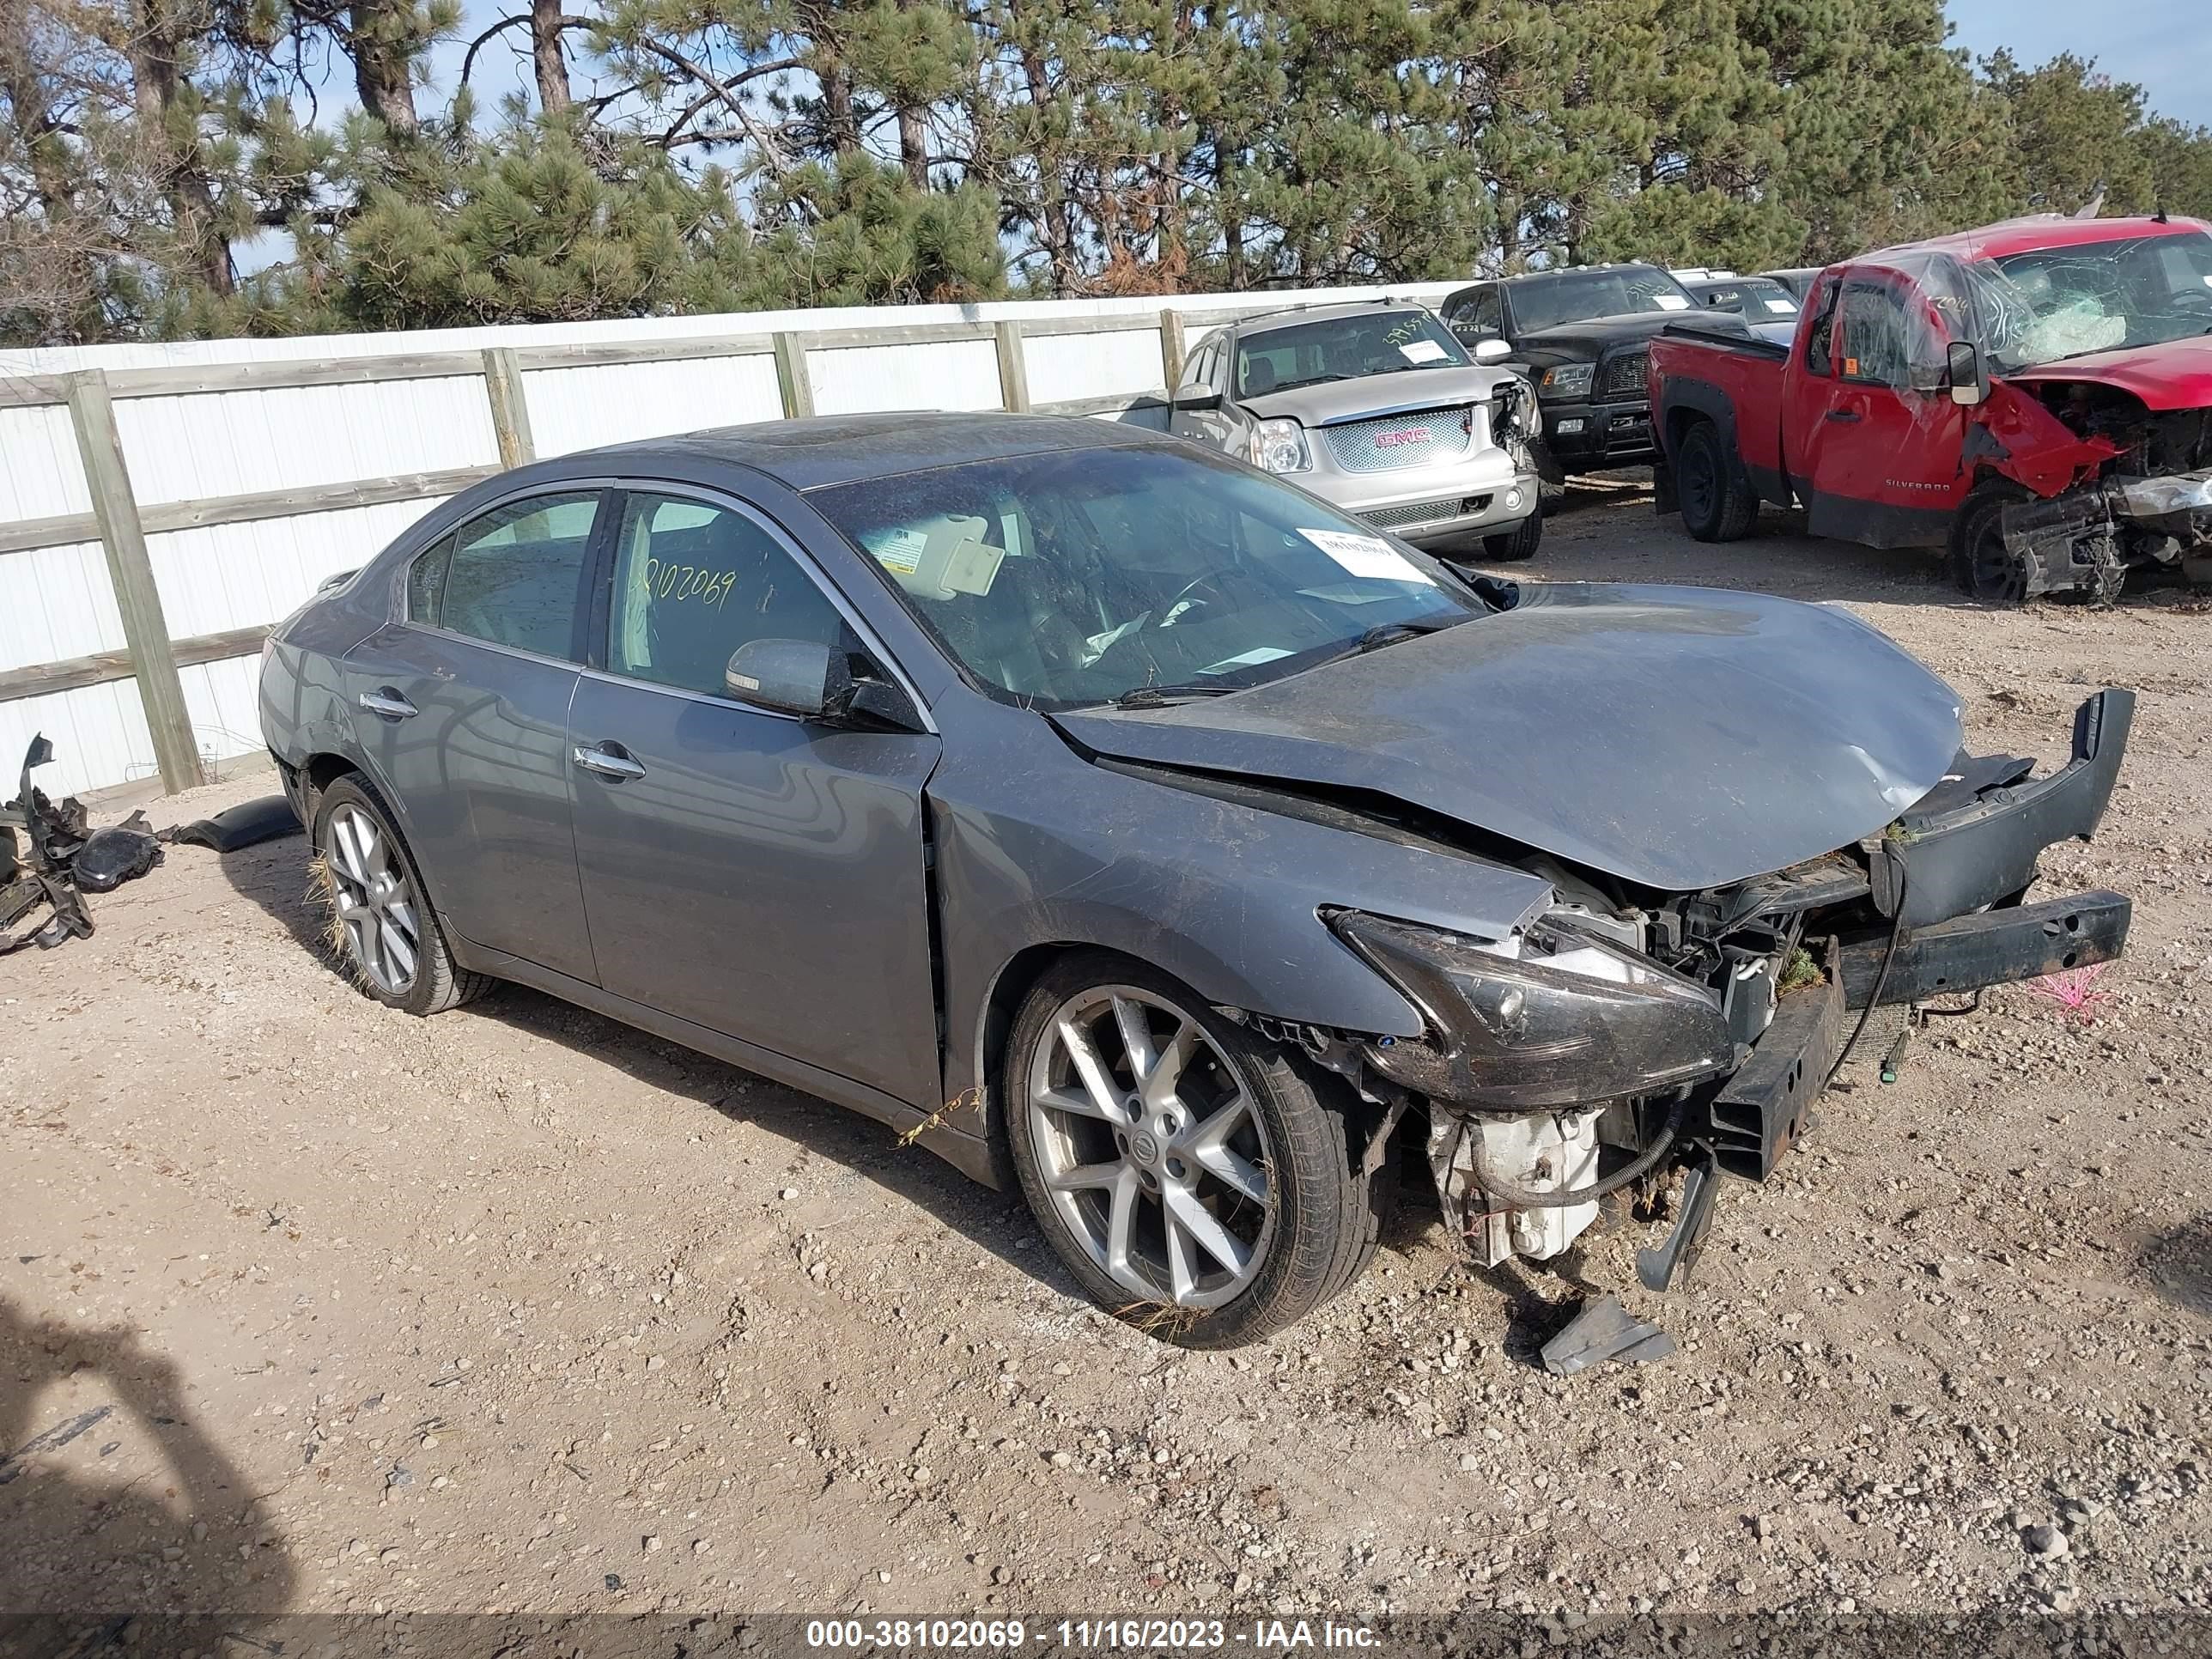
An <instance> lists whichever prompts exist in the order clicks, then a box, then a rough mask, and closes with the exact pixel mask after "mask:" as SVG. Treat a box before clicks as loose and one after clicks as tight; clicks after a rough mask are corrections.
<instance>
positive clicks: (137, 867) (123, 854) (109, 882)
mask: <svg viewBox="0 0 2212 1659" xmlns="http://www.w3.org/2000/svg"><path fill="white" fill-rule="evenodd" d="M160 862H161V842H158V841H156V840H155V838H154V832H153V830H152V829H150V828H149V826H148V824H147V823H146V814H145V813H144V812H143V811H137V812H133V813H132V814H131V816H130V817H127V818H125V819H124V820H123V822H122V823H111V824H109V825H107V826H106V828H105V829H95V830H94V831H93V832H92V833H91V834H90V835H89V836H86V837H85V841H84V845H83V846H82V847H80V848H77V851H76V858H75V859H73V860H71V861H70V878H71V879H72V880H74V881H75V882H76V884H77V887H78V888H79V890H82V891H83V892H87V893H112V892H113V891H114V890H116V889H117V888H118V887H120V886H121V885H123V884H124V883H125V882H126V881H136V880H137V878H139V877H141V876H143V875H144V874H145V873H146V872H148V871H149V870H151V869H152V868H153V867H154V866H155V865H157V864H159V863H160Z"/></svg>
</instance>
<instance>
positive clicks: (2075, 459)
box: [1650, 215, 2212, 604]
mask: <svg viewBox="0 0 2212 1659" xmlns="http://www.w3.org/2000/svg"><path fill="white" fill-rule="evenodd" d="M1650 377H1651V402H1652V410H1653V413H1654V418H1655V425H1656V428H1657V431H1658V435H1659V441H1660V447H1661V459H1660V461H1659V464H1658V466H1657V469H1656V474H1657V478H1656V482H1657V496H1658V506H1659V510H1660V511H1661V512H1662V513H1667V512H1675V511H1679V512H1680V513H1681V515H1682V521H1683V524H1684V526H1685V527H1686V528H1687V529H1688V531H1689V532H1690V533H1691V534H1692V536H1695V537H1696V538H1699V540H1701V541H1732V540H1734V539H1735V538H1738V537H1741V536H1744V535H1747V534H1748V533H1749V532H1750V531H1751V529H1752V528H1753V525H1754V524H1755V523H1756V521H1757V519H1758V513H1759V503H1760V502H1761V501H1770V502H1772V503H1774V504H1776V505H1778V506H1783V507H1790V506H1799V507H1803V508H1804V509H1805V513H1806V521H1807V527H1808V529H1809V530H1810V531H1811V532H1812V533H1814V535H1817V536H1832V537H1837V538H1841V539H1844V540H1848V541H1855V542H1861V543H1864V544H1867V545H1869V546H1873V547H1936V548H1944V549H1947V550H1948V552H1949V555H1950V558H1951V566H1952V570H1953V574H1954V577H1955V579H1956V580H1957V581H1958V583H1959V585H1960V586H1961V587H1962V588H1964V589H1965V590H1966V592H1969V593H1971V594H1972V595H1973V596H1974V597H1975V598H1977V599H1981V600H1983V601H1984V602H1985V603H1990V604H2018V603H2020V602H2021V601H2022V600H2025V599H2032V598H2033V597H2034V596H2036V595H2037V594H2039V593H2050V592H2082V593H2087V594H2088V595H2091V596H2092V597H2095V598H2099V599H2109V598H2111V597H2112V595H2113V594H2115V593H2117V592H2118V591H2119V588H2120V586H2121V584H2122V582H2123V581H2124V579H2125V575H2126V573H2127V572H2128V571H2129V570H2130V569H2134V568H2149V567H2157V566H2175V565H2179V566H2181V567H2182V568H2184V569H2185V571H2186V572H2187V573H2188V574H2191V575H2192V576H2197V575H2199V574H2203V575H2206V576H2212V233H2208V230H2207V228H2206V226H2205V225H2203V223H2201V222H2197V221H2195V220H2189V219H2178V218H2168V217H2166V216H2163V215H2161V216H2157V217H2155V218H2141V219H2090V220H2078V219H2057V218H2031V219H2017V220H2012V221H2008V222H2005V223H2003V224H1998V225H1991V226H1989V227H1986V228H1983V229H1980V230H1973V231H1966V232H1963V233H1961V234H1958V235H1954V236H1946V237H1940V238H1937V239H1936V240H1931V241H1926V242H1917V243H1913V244H1911V245H1910V246H1903V247H1895V248H1887V249H1883V250H1881V251H1879V252H1873V253H1869V254H1866V255H1864V256H1863V257H1861V258H1857V259H1852V260H1848V261H1846V262H1844V263H1843V264H1838V265H1833V266H1831V267H1830V268H1829V269H1827V270H1825V271H1823V272H1822V273H1821V274H1820V276H1819V277H1818V278H1817V279H1816V281H1815V283H1814V287H1813V289H1812V293H1811V295H1810V298H1809V300H1808V303H1807V304H1806V306H1805V308H1804V312H1803V314H1802V320H1801V321H1800V323H1799V325H1798V329H1797V334H1796V338H1795V339H1794V340H1793V341H1791V342H1790V343H1789V344H1788V345H1786V346H1785V345H1782V344H1779V343H1771V342H1767V341H1763V340H1759V339H1747V338H1745V337H1741V336H1740V335H1725V334H1721V333H1717V332H1714V331H1708V330H1705V329H1702V328H1700V327H1699V325H1696V324H1694V323H1688V324H1681V325H1675V326H1674V327H1671V328H1669V329H1668V330H1667V331H1665V332H1663V333H1662V334H1661V335H1659V336H1658V337H1656V338H1654V340H1653V341H1652V345H1651V368H1650Z"/></svg>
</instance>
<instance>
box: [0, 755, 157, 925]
mask: <svg viewBox="0 0 2212 1659" xmlns="http://www.w3.org/2000/svg"><path fill="white" fill-rule="evenodd" d="M53 757H54V746H53V744H51V743H49V742H47V741H46V738H45V736H44V735H43V734H41V735H39V736H35V737H33V738H32V739H31V743H30V746H29V747H28V748H27V749H26V750H24V751H23V766H22V770H21V775H20V779H21V781H20V785H19V787H18V788H17V790H16V793H15V799H13V800H11V801H9V802H8V803H7V804H6V805H4V806H0V956H8V955H10V954H12V953H13V952H15V951H20V950H21V949H23V948H24V947H25V946H26V945H36V946H38V948H39V949H40V950H42V951H51V950H52V949H53V948H54V947H55V946H56V945H64V944H66V943H67V942H68V941H70V939H89V938H91V937H92V912H91V911H90V910H89V909H88V908H87V907H86V905H85V902H84V896H85V894H87V893H105V892H109V891H112V890H113V889H115V888H117V887H119V886H121V885H122V884H124V883H125V882H126V881H131V880H133V879H135V878H137V877H139V876H143V875H144V874H145V873H146V872H148V871H149V870H151V869H152V868H153V867H154V866H155V865H157V864H159V863H160V862H161V843H160V842H158V841H156V840H155V837H154V836H153V834H152V832H151V831H149V829H147V828H146V815H145V814H144V813H143V812H133V813H132V814H131V816H130V817H128V818H127V819H125V821H124V822H123V823H112V824H109V825H107V826H106V827H105V828H103V829H92V828H91V827H90V826H89V825H88V822H87V820H86V816H85V810H84V803H83V802H82V801H80V800H79V799H76V796H74V795H70V796H66V797H64V799H61V800H59V801H55V800H50V799H47V796H46V792H45V791H44V790H42V789H40V788H39V787H36V786H35V785H33V783H32V781H31V774H32V773H33V772H34V771H35V770H37V769H39V768H40V767H41V766H44V765H46V763H48V762H50V761H52V759H53ZM19 831H20V832H21V837H22V840H21V844H20V846H19V844H18V842H17V839H16V837H17V833H18V832H19ZM41 904H44V905H46V907H47V908H48V912H49V914H48V915H47V917H46V921H44V922H43V923H41V924H40V926H38V927H27V928H25V929H24V930H23V931H22V932H21V933H13V934H11V933H9V932H8V930H9V928H11V927H16V926H17V925H18V924H20V923H21V921H23V919H24V918H25V917H26V916H27V915H31V914H32V912H33V911H34V910H36V909H37V908H39V906H40V905H41Z"/></svg>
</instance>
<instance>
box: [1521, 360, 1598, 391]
mask: <svg viewBox="0 0 2212 1659" xmlns="http://www.w3.org/2000/svg"><path fill="white" fill-rule="evenodd" d="M1596 374H1597V365H1596V364H1595V363H1559V364H1558V365H1556V366H1554V367H1553V368H1547V369H1546V370H1545V371H1544V376H1543V378H1542V379H1541V380H1538V381H1537V382H1536V395H1537V396H1538V397H1540V398H1587V397H1589V389H1590V381H1591V380H1594V379H1595V377H1596Z"/></svg>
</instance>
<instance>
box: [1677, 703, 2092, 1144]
mask: <svg viewBox="0 0 2212 1659" xmlns="http://www.w3.org/2000/svg"><path fill="white" fill-rule="evenodd" d="M2134 714H2135V694H2134V693H2133V692H2131V691H2124V690H2105V691H2100V692H2099V693H2098V694H2097V695H2096V696H2093V697H2092V698H2090V699H2089V700H2088V701H2087V702H2085V703H2083V704H2082V705H2081V708H2079V709H2077V710H2076V711H2075V716H2074V757H2073V759H2072V760H2071V761H2069V763H2067V764H2066V766H2064V767H2063V768H2062V769H2060V770H2058V771H2057V772H2054V773H2052V774H2051V775H2050V776H2049V777H2047V778H2038V779H2035V780H2033V781H2027V770H2028V768H2029V766H2030V763H2029V762H2027V761H2024V760H2019V759H2016V758H2014V757H2007V756H1998V757H1969V756H1966V755H1961V756H1960V758H1959V760H1958V761H1957V762H1956V763H1954V772H1953V775H1952V776H1950V777H1949V778H1947V779H1946V780H1945V781H1944V782H1943V783H1942V784H1941V785H1939V786H1938V787H1936V789H1935V790H1933V791H1931V792H1930V793H1929V794H1928V795H1927V796H1926V797H1924V798H1923V799H1922V800H1921V801H1920V802H1919V804H1918V805H1916V806H1915V807H1914V808H1913V810H1912V811H1910V812H1907V813H1906V814H1905V816H1904V817H1901V818H1899V820H1898V822H1897V823H1896V824H1894V825H1893V826H1892V828H1891V831H1890V833H1889V834H1887V836H1884V837H1883V838H1882V839H1881V842H1878V843H1876V844H1875V847H1874V848H1872V849H1870V869H1869V877H1870V881H1871V887H1872V897H1873V901H1874V904H1875V908H1876V909H1877V910H1878V911H1880V912H1881V914H1882V915H1885V916H1887V917H1888V918H1889V919H1890V923H1891V929H1892V931H1891V932H1890V933H1882V934H1878V935H1875V936H1873V937H1869V938H1864V939H1855V940H1852V941H1850V943H1847V944H1844V945H1840V946H1839V947H1838V950H1837V951H1836V952H1835V953H1834V955H1833V957H1832V959H1831V960H1830V962H1829V963H1828V964H1827V965H1828V970H1829V971H1828V977H1827V979H1826V981H1825V982H1824V983H1823V984H1821V985H1820V986H1816V987H1809V988H1808V989H1806V990H1803V991H1799V992H1797V993H1795V994H1791V995H1790V996H1786V997H1784V999H1783V1000H1782V1001H1781V1003H1780V1005H1779V1006H1778V1007H1777V1009H1776V1011H1775V1015H1774V1018H1773V1020H1772V1021H1771V1023H1770V1024H1768V1026H1767V1028H1766V1030H1765V1033H1764V1034H1763V1035H1762V1036H1760V1038H1759V1042H1758V1043H1757V1045H1756V1046H1755V1047H1754V1048H1753V1050H1752V1054H1751V1057H1750V1059H1749V1060H1746V1061H1745V1062H1744V1064H1743V1065H1741V1066H1739V1067H1737V1068H1736V1070H1735V1073H1733V1074H1732V1075H1730V1076H1729V1079H1727V1081H1726V1082H1725V1083H1723V1085H1721V1086H1720V1088H1719V1090H1718V1091H1717V1093H1716V1094H1715V1095H1714V1097H1713V1098H1712V1099H1711V1102H1710V1103H1708V1107H1707V1135H1706V1137H1705V1138H1706V1139H1708V1140H1709V1141H1710V1143H1711V1146H1712V1148H1713V1152H1714V1155H1715V1157H1716V1158H1717V1161H1718V1163H1719V1164H1720V1167H1721V1168H1722V1169H1723V1170H1727V1171H1728V1172H1729V1174H1731V1175H1739V1176H1744V1177H1745V1178H1747V1179H1748V1180H1752V1181H1763V1180H1765V1178H1766V1176H1768V1174H1770V1173H1771V1171H1772V1170H1773V1168H1774V1165H1775V1163H1776V1160H1778V1158H1780V1157H1781V1156H1782V1154H1783V1153H1784V1152H1785V1151H1787V1150H1788V1149H1789V1147H1790V1143H1791V1142H1792V1141H1794V1140H1796V1138H1797V1136H1798V1135H1799V1134H1800V1133H1802V1131H1803V1128H1804V1117H1805V1110H1806V1108H1807V1107H1808V1106H1809V1105H1810V1104H1811V1103H1812V1101H1813V1099H1814V1097H1815V1096H1817V1095H1818V1094H1819V1093H1820V1090H1821V1088H1822V1086H1823V1085H1825V1084H1826V1081H1827V1079H1828V1074H1829V1073H1831V1072H1832V1071H1833V1070H1834V1069H1835V1066H1836V1061H1837V1060H1838V1058H1839V1057H1840V1056H1841V1054H1842V1053H1843V1048H1844V1044H1845V1043H1846V1042H1849V1041H1850V1020H1849V1019H1848V1018H1847V1015H1848V1014H1849V1013H1850V1012H1851V1011H1855V1010H1857V1009H1862V1008H1864V1007H1865V1006H1867V1005H1868V1004H1869V1002H1872V1001H1877V1000H1878V1001H1881V1002H1883V1003H1892V1004H1894V1003H1913V1002H1920V1001H1923V1000H1926V999H1928V998H1930V997H1937V996H1948V995H1951V994H1954V993H1957V992H1961V991H1978V990H1980V989H1982V988H1983V987H1985V986H1990V985H2004V984H2010V983H2013V982H2015V981H2020V980H2027V979H2035V978H2039V977H2040V976H2041V975H2045V974H2055V973H2060V972H2063V971H2064V970H2065V969H2070V968H2081V967H2087V966H2088V965H2090V964H2092V963H2100V962H2109V961H2111V960H2112V959H2113V958H2114V957H2118V955H2119V954H2120V952H2121V951H2122V950H2123V949H2124V947H2125V946H2126V944H2127V938H2128V924H2129V921H2130V919H2131V917H2132V915H2133V910H2134V907H2133V905H2132V904H2131V903H2130V902H2129V900H2128V899H2126V898H2125V897H2124V896H2121V895H2120V894H2118V893H2112V892H2106V891H2102V890H2097V891H2092V892H2086V893H2073V894H2069V895H2068V896H2065V897H2063V898H2056V899H2048V900H2045V901H2043V902H2039V903H2035V904H2021V903H2018V902H2016V901H2017V900H2018V899H2019V898H2020V897H2021V896H2022V895H2023V894H2024V893H2025V891H2026V890H2027V886H2028V884H2029V883H2031V882H2032V881H2033V880H2034V879H2035V874H2036V861H2037V860H2038V859H2039V857H2040V856H2041V855H2042V853H2043V849H2044V848H2046V847H2048V846H2050V845H2051V843H2052V842H2057V841H2063V840H2065V839H2067V838H2068V837H2069V836H2075V837H2081V838H2083V839H2087V836H2088V835H2089V833H2090V832H2091V831H2092V830H2093V829H2095V828H2096V827H2097V823H2098V822H2099V820H2100V819H2101V818H2102V817H2104V815H2105V807H2106V803H2108V802H2109V801H2110V800H2111V799H2112V787H2113V784H2114V782H2115V781H2116V780H2117V778H2118V772H2119V767H2120V760H2121V757H2122V756H2123V755H2124V753H2125V751H2126V749H2127V742H2128V731H2129V727H2130V722H2131V721H2132V720H2133V718H2134ZM1992 907H1994V908H1992Z"/></svg>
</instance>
